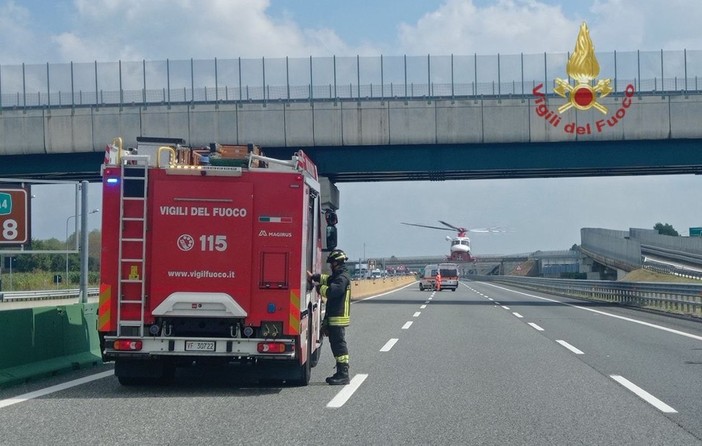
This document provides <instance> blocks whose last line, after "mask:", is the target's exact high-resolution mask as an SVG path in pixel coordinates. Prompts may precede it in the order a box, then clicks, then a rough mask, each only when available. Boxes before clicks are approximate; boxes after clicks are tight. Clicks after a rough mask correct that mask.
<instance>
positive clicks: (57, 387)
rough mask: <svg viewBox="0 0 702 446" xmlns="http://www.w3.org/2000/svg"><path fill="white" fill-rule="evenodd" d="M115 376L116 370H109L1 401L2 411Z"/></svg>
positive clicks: (0, 407)
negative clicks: (4, 408) (18, 404)
mask: <svg viewBox="0 0 702 446" xmlns="http://www.w3.org/2000/svg"><path fill="white" fill-rule="evenodd" d="M114 374H115V372H114V370H108V371H106V372H101V373H96V374H95V375H90V376H86V377H83V378H79V379H74V380H73V381H68V382H65V383H62V384H57V385H55V386H51V387H47V388H46V389H41V390H36V391H34V392H29V393H25V394H23V395H18V396H15V397H12V398H8V399H5V400H0V409H2V408H3V407H7V406H12V405H13V404H17V403H22V402H25V401H28V400H32V399H34V398H39V397H42V396H44V395H48V394H50V393H55V392H60V391H61V390H66V389H70V388H71V387H75V386H80V385H81V384H85V383H89V382H91V381H95V380H98V379H102V378H107V377H108V376H112V375H114Z"/></svg>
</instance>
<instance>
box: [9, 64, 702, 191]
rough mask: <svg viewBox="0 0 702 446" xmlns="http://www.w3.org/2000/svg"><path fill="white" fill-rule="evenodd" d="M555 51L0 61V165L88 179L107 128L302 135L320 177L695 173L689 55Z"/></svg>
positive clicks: (695, 91) (696, 116)
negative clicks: (584, 99) (586, 97)
mask: <svg viewBox="0 0 702 446" xmlns="http://www.w3.org/2000/svg"><path fill="white" fill-rule="evenodd" d="M567 60H568V55H567V54H533V55H514V56H504V55H502V56H501V55H494V56H477V55H473V56H426V57H424V56H422V57H407V56H404V57H363V58H361V57H352V58H336V57H332V58H309V59H292V58H290V59H289V58H285V59H260V60H252V59H248V60H242V59H230V60H219V59H215V60H210V61H193V60H190V61H148V62H147V61H141V62H121V61H119V62H112V63H97V62H95V63H87V64H74V63H70V64H46V65H45V66H44V65H24V64H23V65H21V66H19V65H18V66H6V65H4V66H2V67H1V68H0V69H1V70H2V71H1V74H2V76H0V128H1V129H2V133H1V135H0V178H2V177H13V178H41V179H45V180H46V179H87V180H90V181H99V179H100V178H99V166H100V164H101V162H102V159H103V153H104V148H105V145H106V144H107V143H109V142H110V141H112V139H113V138H114V137H115V136H121V137H123V138H124V140H125V143H126V144H127V145H128V146H131V145H134V144H135V142H136V137H138V136H164V137H177V138H184V139H186V141H187V143H188V144H189V145H192V146H205V145H207V144H209V143H211V142H220V143H231V144H245V143H256V144H258V145H260V146H262V147H263V148H264V150H265V152H266V153H267V154H268V155H271V156H284V157H287V156H288V155H289V154H290V153H291V152H294V151H295V150H298V149H300V148H303V149H304V150H305V151H306V152H309V154H310V155H311V156H312V157H313V159H314V160H315V162H316V163H317V164H318V166H319V171H320V174H321V175H323V176H326V177H328V178H329V179H330V180H331V181H332V182H350V181H394V180H410V181H411V180H434V181H441V180H451V179H472V178H524V177H562V176H603V175H638V174H686V173H689V174H698V173H700V172H702V128H701V126H700V125H699V120H700V116H702V94H701V93H702V85H699V83H698V79H699V77H700V76H701V75H702V53H700V52H688V51H684V50H683V51H665V52H664V51H661V52H625V53H621V52H614V53H597V60H598V61H599V64H600V66H601V70H600V73H599V77H597V76H593V79H592V82H590V83H589V84H588V85H589V87H587V88H585V89H584V90H583V88H582V87H583V85H581V84H577V83H575V82H574V81H573V80H572V79H569V77H568V74H567V72H566V62H567ZM603 82H604V83H605V84H604V85H606V86H608V88H610V89H611V92H610V91H609V90H607V91H605V89H603V87H602V85H603V84H602V83H603ZM578 89H580V90H578ZM576 90H578V91H581V92H582V91H585V92H586V93H588V92H589V93H588V94H590V95H591V96H590V99H591V101H590V102H588V103H578V102H577V101H576V96H577V95H576V94H575V93H576ZM604 93H608V94H606V95H605V94H604Z"/></svg>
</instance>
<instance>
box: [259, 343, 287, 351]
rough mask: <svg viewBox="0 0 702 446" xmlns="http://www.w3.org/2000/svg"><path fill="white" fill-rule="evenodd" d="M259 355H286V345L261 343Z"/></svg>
mask: <svg viewBox="0 0 702 446" xmlns="http://www.w3.org/2000/svg"><path fill="white" fill-rule="evenodd" d="M258 352H259V353H285V344H283V343H281V342H259V343H258Z"/></svg>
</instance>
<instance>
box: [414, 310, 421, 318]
mask: <svg viewBox="0 0 702 446" xmlns="http://www.w3.org/2000/svg"><path fill="white" fill-rule="evenodd" d="M420 314H422V312H421V311H415V313H414V314H413V315H412V317H419V315H420Z"/></svg>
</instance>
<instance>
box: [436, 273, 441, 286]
mask: <svg viewBox="0 0 702 446" xmlns="http://www.w3.org/2000/svg"><path fill="white" fill-rule="evenodd" d="M435 285H436V291H441V272H440V271H437V273H436V283H435Z"/></svg>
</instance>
